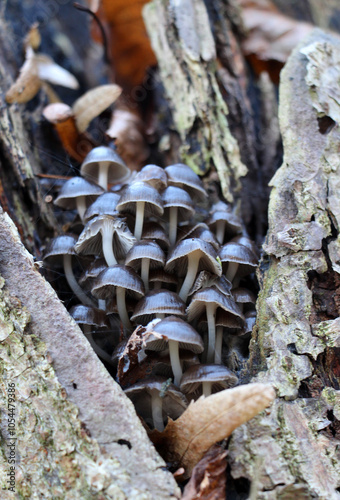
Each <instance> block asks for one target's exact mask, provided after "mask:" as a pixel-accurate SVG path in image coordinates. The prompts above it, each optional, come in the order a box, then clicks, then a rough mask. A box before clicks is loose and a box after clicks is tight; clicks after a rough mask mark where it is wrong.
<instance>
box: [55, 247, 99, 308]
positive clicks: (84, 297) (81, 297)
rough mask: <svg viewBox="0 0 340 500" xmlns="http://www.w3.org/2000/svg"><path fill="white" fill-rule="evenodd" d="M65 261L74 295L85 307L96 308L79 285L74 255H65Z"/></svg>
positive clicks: (67, 275) (65, 270) (65, 269)
mask: <svg viewBox="0 0 340 500" xmlns="http://www.w3.org/2000/svg"><path fill="white" fill-rule="evenodd" d="M63 261H64V273H65V277H66V280H67V283H68V284H69V287H70V288H71V290H72V292H73V293H74V295H75V296H76V297H78V299H79V300H80V302H81V303H82V304H84V305H85V306H91V307H96V304H95V303H94V302H93V301H92V300H91V299H90V298H89V297H88V296H87V295H86V293H85V292H84V290H83V289H82V288H81V287H80V286H79V285H78V282H77V280H76V278H75V276H74V274H73V269H72V255H70V254H68V255H64V257H63Z"/></svg>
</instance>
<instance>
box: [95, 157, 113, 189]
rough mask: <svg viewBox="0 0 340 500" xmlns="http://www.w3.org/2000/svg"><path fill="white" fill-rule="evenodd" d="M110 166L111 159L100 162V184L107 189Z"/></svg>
mask: <svg viewBox="0 0 340 500" xmlns="http://www.w3.org/2000/svg"><path fill="white" fill-rule="evenodd" d="M109 166H110V162H109V161H105V162H103V163H99V171H98V184H99V186H101V187H102V188H103V189H105V191H107V178H108V172H109Z"/></svg>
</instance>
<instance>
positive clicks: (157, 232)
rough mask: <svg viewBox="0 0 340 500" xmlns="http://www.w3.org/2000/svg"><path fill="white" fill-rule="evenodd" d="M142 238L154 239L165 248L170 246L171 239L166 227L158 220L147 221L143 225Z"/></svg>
mask: <svg viewBox="0 0 340 500" xmlns="http://www.w3.org/2000/svg"><path fill="white" fill-rule="evenodd" d="M142 240H154V241H155V242H156V243H158V245H159V246H160V247H161V248H162V249H163V250H167V249H168V248H169V246H170V241H169V238H168V236H167V234H166V232H165V230H164V228H163V227H162V226H161V225H160V224H158V223H157V222H145V224H144V225H143V232H142Z"/></svg>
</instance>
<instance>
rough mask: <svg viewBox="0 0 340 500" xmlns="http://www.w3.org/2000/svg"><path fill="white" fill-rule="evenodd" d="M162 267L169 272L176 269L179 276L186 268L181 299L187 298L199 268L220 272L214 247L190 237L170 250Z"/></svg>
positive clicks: (218, 273) (215, 272) (180, 294)
mask: <svg viewBox="0 0 340 500" xmlns="http://www.w3.org/2000/svg"><path fill="white" fill-rule="evenodd" d="M164 269H165V271H170V272H171V271H173V270H175V269H176V270H177V271H178V274H179V276H182V275H183V274H184V272H185V269H186V270H187V272H186V277H185V280H184V282H183V284H182V288H181V290H180V292H179V296H180V297H181V299H182V300H183V301H186V300H187V297H188V293H189V291H190V289H191V287H192V285H193V283H194V281H195V279H196V275H197V272H198V271H199V270H200V269H204V270H207V271H210V272H211V273H214V274H216V275H217V276H221V274H222V268H221V265H220V264H219V262H218V260H217V254H216V251H215V250H214V247H213V246H212V245H210V243H206V242H205V241H202V240H200V239H198V238H190V239H188V240H183V241H181V242H180V243H178V244H177V245H176V246H175V248H174V249H173V251H172V252H171V254H170V256H169V258H168V260H167V263H166V265H165V268H164Z"/></svg>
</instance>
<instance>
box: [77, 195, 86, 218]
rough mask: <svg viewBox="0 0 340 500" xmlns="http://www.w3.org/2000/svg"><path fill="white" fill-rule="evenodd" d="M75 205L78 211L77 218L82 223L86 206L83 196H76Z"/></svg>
mask: <svg viewBox="0 0 340 500" xmlns="http://www.w3.org/2000/svg"><path fill="white" fill-rule="evenodd" d="M76 205H77V211H78V214H79V217H80V219H81V220H82V221H83V220H84V214H85V212H86V209H87V206H86V197H85V196H78V197H77V198H76Z"/></svg>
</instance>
